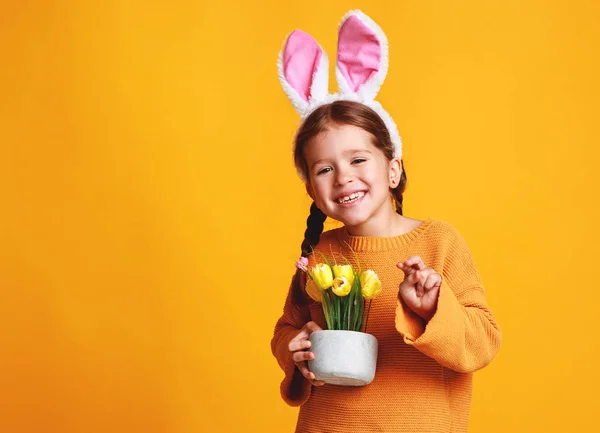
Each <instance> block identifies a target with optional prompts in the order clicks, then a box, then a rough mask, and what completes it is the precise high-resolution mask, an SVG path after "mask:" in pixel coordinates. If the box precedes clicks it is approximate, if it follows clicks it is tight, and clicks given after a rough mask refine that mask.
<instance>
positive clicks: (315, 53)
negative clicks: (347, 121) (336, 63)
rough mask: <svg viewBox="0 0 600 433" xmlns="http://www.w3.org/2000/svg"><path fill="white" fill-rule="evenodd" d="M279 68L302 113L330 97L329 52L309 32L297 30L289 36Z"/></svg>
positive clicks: (285, 89)
mask: <svg viewBox="0 0 600 433" xmlns="http://www.w3.org/2000/svg"><path fill="white" fill-rule="evenodd" d="M277 68H278V70H279V81H280V82H281V85H282V87H283V90H284V91H285V93H286V95H287V96H288V98H290V101H292V104H293V105H294V108H295V109H296V111H297V112H298V113H299V114H300V115H303V114H304V113H305V112H306V111H307V108H308V106H309V105H312V104H314V103H315V102H317V101H321V100H323V99H324V98H325V97H326V96H327V94H328V92H329V89H328V84H329V72H328V69H329V62H328V60H327V54H325V51H323V49H322V48H321V46H320V45H319V44H318V43H317V41H315V40H314V39H313V37H312V36H310V35H309V34H307V33H304V32H303V31H301V30H294V31H293V32H292V33H291V34H290V35H289V36H288V38H287V40H286V41H285V43H284V45H283V49H282V50H281V52H280V53H279V60H278V62H277Z"/></svg>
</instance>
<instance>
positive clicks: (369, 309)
mask: <svg viewBox="0 0 600 433" xmlns="http://www.w3.org/2000/svg"><path fill="white" fill-rule="evenodd" d="M371 302H373V300H372V299H371V300H369V308H368V309H367V321H366V322H365V333H366V332H367V325H368V324H369V313H370V312H371Z"/></svg>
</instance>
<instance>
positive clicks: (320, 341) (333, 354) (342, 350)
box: [308, 330, 377, 386]
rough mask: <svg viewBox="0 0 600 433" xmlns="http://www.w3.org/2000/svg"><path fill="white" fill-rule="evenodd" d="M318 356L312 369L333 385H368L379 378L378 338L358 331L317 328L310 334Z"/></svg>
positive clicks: (311, 363) (312, 348)
mask: <svg viewBox="0 0 600 433" xmlns="http://www.w3.org/2000/svg"><path fill="white" fill-rule="evenodd" d="M309 340H310V343H311V346H310V349H309V350H310V351H311V352H313V353H314V354H315V359H313V360H311V361H308V369H309V370H310V371H312V372H313V373H314V374H315V376H316V378H317V380H322V381H323V382H325V383H329V384H333V385H346V386H361V385H368V384H369V383H371V382H372V381H373V379H374V378H375V367H376V366H377V339H376V338H375V337H374V336H373V335H371V334H365V333H364V332H356V331H329V330H327V331H315V332H313V333H311V334H310V337H309Z"/></svg>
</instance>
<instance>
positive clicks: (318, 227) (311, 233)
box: [300, 201, 327, 257]
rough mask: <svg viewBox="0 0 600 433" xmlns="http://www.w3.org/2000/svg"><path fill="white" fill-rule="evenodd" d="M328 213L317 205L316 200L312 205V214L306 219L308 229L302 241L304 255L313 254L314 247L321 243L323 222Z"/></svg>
mask: <svg viewBox="0 0 600 433" xmlns="http://www.w3.org/2000/svg"><path fill="white" fill-rule="evenodd" d="M326 218H327V215H325V214H324V213H323V212H322V211H321V209H319V208H318V207H317V205H316V204H315V202H314V201H313V203H312V204H311V205H310V215H309V216H308V218H307V219H306V231H305V232H304V240H303V241H302V246H301V247H300V248H301V249H302V257H308V256H310V255H311V254H312V249H313V247H314V246H316V245H317V244H318V243H319V238H320V237H321V233H323V223H324V222H325V219H326Z"/></svg>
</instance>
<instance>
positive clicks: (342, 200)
mask: <svg viewBox="0 0 600 433" xmlns="http://www.w3.org/2000/svg"><path fill="white" fill-rule="evenodd" d="M363 195H365V193H364V192H362V191H361V192H353V193H352V194H350V195H349V196H346V197H342V198H340V199H338V203H351V202H353V201H356V200H358V199H359V198H361V197H362V196H363Z"/></svg>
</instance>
